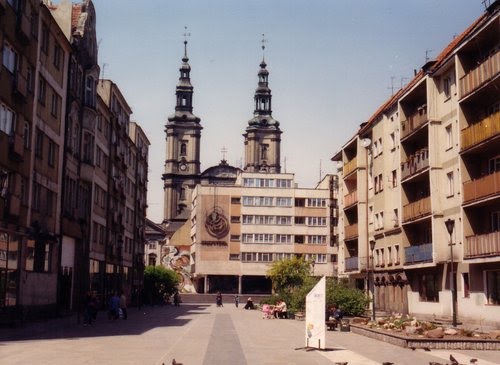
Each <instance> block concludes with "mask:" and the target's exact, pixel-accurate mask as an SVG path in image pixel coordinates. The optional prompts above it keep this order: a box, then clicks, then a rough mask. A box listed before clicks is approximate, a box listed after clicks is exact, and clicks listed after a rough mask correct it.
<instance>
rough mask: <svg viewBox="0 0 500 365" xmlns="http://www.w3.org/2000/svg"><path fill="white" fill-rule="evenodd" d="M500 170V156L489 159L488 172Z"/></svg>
mask: <svg viewBox="0 0 500 365" xmlns="http://www.w3.org/2000/svg"><path fill="white" fill-rule="evenodd" d="M498 171H500V156H496V157H494V158H492V159H490V160H489V161H488V172H489V173H490V174H493V173H495V172H498Z"/></svg>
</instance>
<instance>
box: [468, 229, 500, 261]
mask: <svg viewBox="0 0 500 365" xmlns="http://www.w3.org/2000/svg"><path fill="white" fill-rule="evenodd" d="M498 255H500V231H498V232H491V233H486V234H480V235H476V236H469V237H466V238H465V247H464V258H466V259H472V258H476V257H487V256H498Z"/></svg>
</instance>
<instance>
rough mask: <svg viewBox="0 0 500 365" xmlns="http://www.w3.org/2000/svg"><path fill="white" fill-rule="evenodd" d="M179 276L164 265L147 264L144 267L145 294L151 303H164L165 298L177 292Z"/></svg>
mask: <svg viewBox="0 0 500 365" xmlns="http://www.w3.org/2000/svg"><path fill="white" fill-rule="evenodd" d="M179 282H180V280H179V276H178V275H177V273H176V272H175V271H173V270H170V269H167V268H165V267H163V266H146V268H145V269H144V296H145V298H144V299H146V301H148V302H149V304H159V303H163V301H164V300H165V298H167V297H168V296H170V295H172V294H174V293H175V291H176V290H177V285H178V284H179Z"/></svg>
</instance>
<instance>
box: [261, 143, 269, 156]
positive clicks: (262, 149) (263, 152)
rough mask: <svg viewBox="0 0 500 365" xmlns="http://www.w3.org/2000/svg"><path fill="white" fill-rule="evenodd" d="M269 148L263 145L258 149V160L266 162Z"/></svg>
mask: <svg viewBox="0 0 500 365" xmlns="http://www.w3.org/2000/svg"><path fill="white" fill-rule="evenodd" d="M268 148H269V146H268V145H267V144H263V145H262V146H261V149H260V158H261V159H262V160H267V150H268Z"/></svg>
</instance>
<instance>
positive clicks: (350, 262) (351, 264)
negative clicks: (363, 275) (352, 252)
mask: <svg viewBox="0 0 500 365" xmlns="http://www.w3.org/2000/svg"><path fill="white" fill-rule="evenodd" d="M358 269H359V260H358V256H354V257H346V259H345V271H355V270H358Z"/></svg>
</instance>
